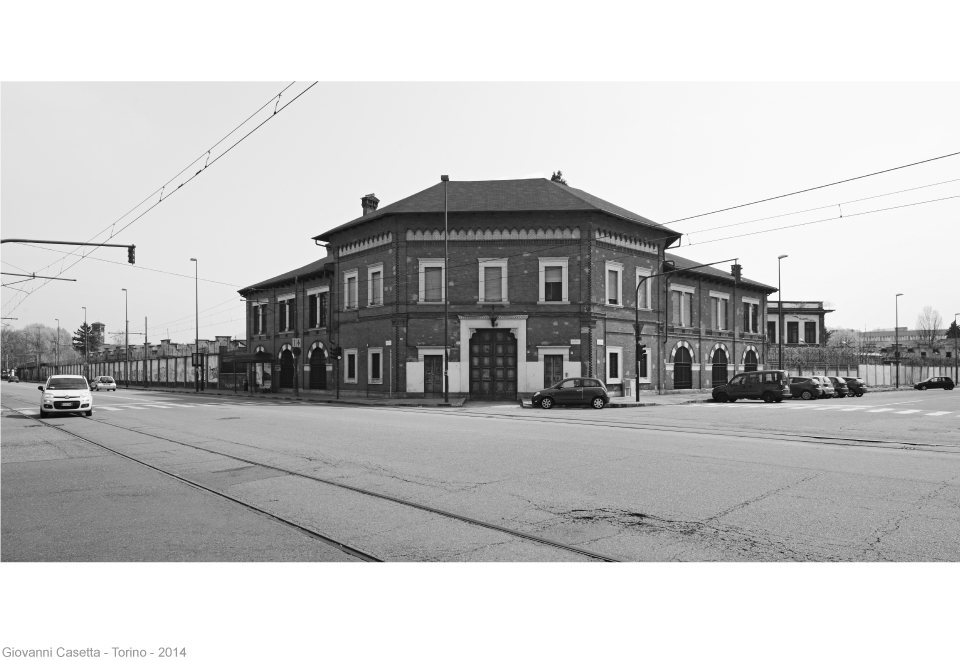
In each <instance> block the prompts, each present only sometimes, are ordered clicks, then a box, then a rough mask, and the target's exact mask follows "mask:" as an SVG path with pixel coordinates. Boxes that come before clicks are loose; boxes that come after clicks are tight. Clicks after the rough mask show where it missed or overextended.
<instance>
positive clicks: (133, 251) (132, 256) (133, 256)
mask: <svg viewBox="0 0 960 660" xmlns="http://www.w3.org/2000/svg"><path fill="white" fill-rule="evenodd" d="M136 261H137V246H136V245H128V246H127V263H128V264H132V263H136Z"/></svg>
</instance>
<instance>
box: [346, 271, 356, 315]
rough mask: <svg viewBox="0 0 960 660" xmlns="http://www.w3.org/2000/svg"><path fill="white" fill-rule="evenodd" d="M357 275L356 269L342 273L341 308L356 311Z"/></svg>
mask: <svg viewBox="0 0 960 660" xmlns="http://www.w3.org/2000/svg"><path fill="white" fill-rule="evenodd" d="M358 279H359V275H358V274H357V269H356V268H354V269H353V270H347V271H344V273H343V308H344V309H356V308H357V306H358V304H359V302H358V300H357V280H358Z"/></svg>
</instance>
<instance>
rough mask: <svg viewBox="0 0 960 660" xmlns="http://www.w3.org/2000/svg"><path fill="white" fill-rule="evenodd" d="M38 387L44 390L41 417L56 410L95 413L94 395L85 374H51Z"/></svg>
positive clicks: (41, 399)
mask: <svg viewBox="0 0 960 660" xmlns="http://www.w3.org/2000/svg"><path fill="white" fill-rule="evenodd" d="M37 389H38V390H40V391H41V392H43V394H41V395H40V416H41V417H46V416H47V415H50V414H52V413H55V412H64V413H67V412H82V413H83V414H85V415H86V416H87V417H90V416H92V415H93V395H92V394H90V386H89V385H88V384H87V379H86V378H84V377H83V376H67V375H61V376H50V378H48V379H47V382H46V383H45V384H44V385H38V386H37Z"/></svg>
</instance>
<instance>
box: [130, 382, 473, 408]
mask: <svg viewBox="0 0 960 660" xmlns="http://www.w3.org/2000/svg"><path fill="white" fill-rule="evenodd" d="M127 389H129V390H137V391H141V392H168V393H170V394H186V395H192V396H203V397H230V398H243V399H256V400H280V401H303V402H304V403H339V404H345V405H355V406H397V407H413V408H444V407H446V408H462V407H463V404H464V402H465V401H466V399H464V398H451V399H450V403H444V401H443V398H442V397H437V398H429V399H411V398H383V397H369V398H368V397H364V396H355V395H352V394H351V395H348V394H346V393H344V392H341V393H340V398H339V399H338V398H337V397H336V395H335V394H314V393H312V392H309V393H308V392H300V394H298V395H296V396H294V394H293V393H292V392H279V393H273V392H269V393H264V394H254V393H251V392H243V391H239V392H236V393H235V392H234V391H233V390H218V389H211V388H207V389H206V390H204V391H202V392H195V391H194V390H193V388H189V387H163V386H150V387H143V386H142V385H130V387H129V388H127V387H124V386H122V385H120V386H119V387H118V388H117V391H118V392H123V391H124V390H127Z"/></svg>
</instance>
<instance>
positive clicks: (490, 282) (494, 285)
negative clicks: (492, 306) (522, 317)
mask: <svg viewBox="0 0 960 660" xmlns="http://www.w3.org/2000/svg"><path fill="white" fill-rule="evenodd" d="M502 273H503V269H502V268H500V267H499V266H493V267H491V266H484V268H483V301H484V302H502V301H503V296H501V295H500V287H501V285H502V282H501V278H502V277H503V275H502Z"/></svg>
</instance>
